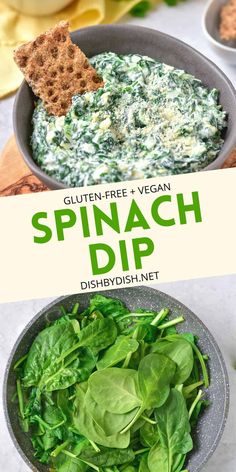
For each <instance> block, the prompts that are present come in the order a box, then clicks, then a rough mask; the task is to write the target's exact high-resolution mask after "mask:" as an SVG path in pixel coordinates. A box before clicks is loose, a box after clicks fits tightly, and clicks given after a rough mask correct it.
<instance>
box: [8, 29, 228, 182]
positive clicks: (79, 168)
mask: <svg viewBox="0 0 236 472" xmlns="http://www.w3.org/2000/svg"><path fill="white" fill-rule="evenodd" d="M122 37H123V40H124V41H125V42H124V43H123V42H122ZM86 38H87V41H88V42H86ZM118 39H120V42H119V41H118ZM72 40H74V42H75V43H78V44H79V45H80V46H81V48H82V49H83V50H84V51H85V53H86V54H87V56H88V57H90V62H91V64H92V65H93V66H94V67H95V68H96V70H97V71H98V73H99V74H100V75H101V76H102V77H103V80H104V82H105V85H104V88H102V89H99V90H97V91H96V92H87V93H84V94H82V95H75V96H74V97H73V103H72V106H71V109H70V110H69V112H68V113H67V115H66V116H65V117H55V116H52V115H51V116H50V115H49V114H48V113H47V112H46V110H45V109H44V106H43V104H42V102H41V101H40V100H38V99H36V100H35V97H33V98H34V100H35V106H34V105H33V104H32V94H31V93H30V92H29V90H27V87H28V86H27V85H26V84H23V86H22V87H21V90H20V92H19V93H18V97H17V100H16V105H15V112H14V121H15V130H16V135H17V139H18V144H19V146H20V149H21V151H22V153H23V156H24V158H25V160H26V162H27V164H28V165H29V167H30V168H31V170H33V172H34V173H35V174H36V175H37V176H38V177H39V178H40V179H41V180H43V182H44V183H45V184H46V185H48V186H49V188H64V187H75V186H78V187H81V186H85V185H95V184H101V183H110V182H119V181H126V180H134V179H142V178H149V177H159V176H165V175H171V174H181V173H189V172H197V171H201V170H203V169H204V170H205V169H214V168H219V167H221V165H222V164H223V162H224V160H225V159H226V157H227V156H228V154H229V152H230V151H231V150H232V149H233V147H234V146H235V145H236V129H234V128H235V126H236V125H235V123H236V98H235V91H234V89H233V87H232V85H231V84H230V82H229V81H228V79H227V78H226V77H225V76H224V74H223V73H222V72H221V71H220V70H219V69H218V68H217V67H216V66H215V65H214V64H212V63H211V62H210V61H209V60H208V59H206V58H205V57H204V56H202V55H201V54H200V53H198V52H197V51H195V50H193V49H192V48H191V47H190V46H188V45H186V44H184V43H182V42H181V41H179V40H177V39H175V38H171V37H170V36H167V35H164V34H162V33H159V32H156V31H152V30H149V29H146V28H138V27H133V28H132V27H128V26H123V25H119V26H104V27H103V26H102V27H95V28H87V29H85V30H81V31H79V32H75V33H73V34H72ZM121 43H122V44H121ZM30 101H31V103H30ZM23 102H24V104H25V105H26V107H25V111H24V116H23V120H22V119H21V123H19V118H20V116H21V118H22V112H21V115H20V105H22V104H23ZM26 117H28V118H30V122H31V123H30V124H29V123H28V124H27V126H26V125H25V123H24V121H25V119H26ZM26 137H27V139H28V142H27V143H26Z"/></svg>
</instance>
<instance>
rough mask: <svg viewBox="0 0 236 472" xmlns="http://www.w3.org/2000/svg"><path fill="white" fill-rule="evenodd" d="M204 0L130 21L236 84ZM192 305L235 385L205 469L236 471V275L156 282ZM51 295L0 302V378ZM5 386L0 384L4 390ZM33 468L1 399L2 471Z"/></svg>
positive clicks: (7, 126) (7, 106)
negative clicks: (211, 40) (208, 24)
mask: <svg viewBox="0 0 236 472" xmlns="http://www.w3.org/2000/svg"><path fill="white" fill-rule="evenodd" d="M204 6H205V1H203V0H188V1H186V2H183V3H180V5H179V6H178V7H177V8H168V7H166V6H165V5H160V6H159V7H158V8H157V9H156V10H155V11H154V12H152V13H151V14H149V16H148V17H147V18H145V19H144V20H139V19H130V17H127V19H126V21H127V22H128V23H133V24H140V25H143V26H148V27H151V28H155V29H158V30H161V31H164V32H166V33H169V34H171V35H173V36H176V37H178V38H180V39H182V40H183V41H185V42H187V43H189V44H191V45H192V46H194V47H195V48H196V49H198V50H200V51H201V52H202V53H204V54H205V55H206V56H208V57H210V58H211V59H212V60H213V61H214V62H215V63H216V64H217V65H218V66H219V67H221V69H223V70H224V72H225V73H226V75H227V76H228V77H229V78H230V79H231V81H232V82H233V83H234V85H235V86H236V68H233V67H230V66H228V65H226V64H225V63H223V62H222V61H221V60H220V59H219V58H218V57H217V56H216V55H215V54H214V52H213V51H212V50H211V48H210V46H209V44H208V43H207V41H206V39H205V38H204V36H203V33H202V31H201V16H202V12H203V9H204ZM12 105H13V97H10V98H7V99H5V100H2V101H0V149H1V148H2V147H3V145H4V143H5V142H6V140H7V138H8V137H9V136H10V135H11V134H12V121H11V114H12ZM156 288H159V289H160V290H162V291H165V292H167V293H169V294H171V295H172V296H174V297H176V298H177V299H179V300H180V301H181V302H183V303H184V304H186V305H187V306H188V307H189V308H191V309H192V310H193V311H194V312H195V313H196V314H197V315H198V316H199V317H200V318H201V319H202V320H203V321H204V323H205V324H206V325H207V326H208V328H209V329H210V330H211V332H212V334H213V335H214V336H215V339H216V340H217V342H218V344H219V346H220V348H221V350H222V353H223V355H224V358H225V361H226V365H227V368H228V373H229V377H230V385H231V407H230V414H229V418H228V423H227V426H226V429H225V432H224V435H223V438H222V440H221V443H220V445H219V446H218V448H217V450H216V452H215V454H214V456H213V457H212V458H211V459H210V461H209V462H208V464H207V465H206V466H205V468H204V470H203V472H234V471H236V371H235V370H234V366H235V363H236V275H231V276H225V277H215V278H211V279H199V280H193V281H185V282H182V281H181V282H177V283H174V284H164V285H158V287H157V286H156ZM49 301H51V299H42V300H34V301H26V302H20V303H9V304H5V305H0V359H1V363H0V383H2V380H3V375H4V370H5V365H6V362H7V359H8V357H9V354H10V351H11V349H12V347H13V344H14V342H15V340H16V339H17V337H18V335H19V334H20V332H21V331H22V329H23V328H24V326H25V325H26V323H27V322H28V321H29V320H30V319H31V318H32V317H33V316H34V315H35V314H36V313H37V312H38V311H39V310H40V309H41V308H42V307H43V306H45V305H46V304H48V303H49ZM1 391H2V389H1ZM28 470H29V469H28V467H27V466H26V465H25V464H24V462H23V461H22V460H21V458H20V456H19V455H18V453H17V451H16V450H15V448H14V446H13V444H12V441H11V439H10V436H9V433H8V431H7V428H6V425H5V421H4V418H3V407H2V402H1V403H0V471H4V472H27V471H28Z"/></svg>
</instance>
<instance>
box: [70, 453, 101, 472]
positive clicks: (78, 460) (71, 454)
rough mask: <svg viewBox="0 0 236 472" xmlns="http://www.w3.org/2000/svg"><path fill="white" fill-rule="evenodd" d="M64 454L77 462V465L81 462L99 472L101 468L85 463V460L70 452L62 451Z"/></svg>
mask: <svg viewBox="0 0 236 472" xmlns="http://www.w3.org/2000/svg"><path fill="white" fill-rule="evenodd" d="M62 453H63V454H65V455H66V456H68V457H71V458H72V459H73V460H74V461H75V462H77V464H79V463H80V462H84V464H87V465H88V466H89V467H91V468H92V469H94V470H96V471H97V472H99V467H97V466H96V465H94V464H92V463H91V462H87V461H85V460H84V459H81V458H80V457H78V456H76V455H75V454H73V453H72V452H70V451H62Z"/></svg>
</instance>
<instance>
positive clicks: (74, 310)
mask: <svg viewBox="0 0 236 472" xmlns="http://www.w3.org/2000/svg"><path fill="white" fill-rule="evenodd" d="M78 309H79V303H78V302H77V303H75V304H74V306H73V308H72V314H73V315H77V313H78Z"/></svg>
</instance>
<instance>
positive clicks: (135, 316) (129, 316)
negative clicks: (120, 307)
mask: <svg viewBox="0 0 236 472" xmlns="http://www.w3.org/2000/svg"><path fill="white" fill-rule="evenodd" d="M145 316H147V317H149V318H151V316H153V314H152V313H148V312H147V313H127V315H124V316H121V317H120V318H119V322H120V321H123V320H125V319H126V318H139V317H140V318H141V317H142V318H144V317H145Z"/></svg>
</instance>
